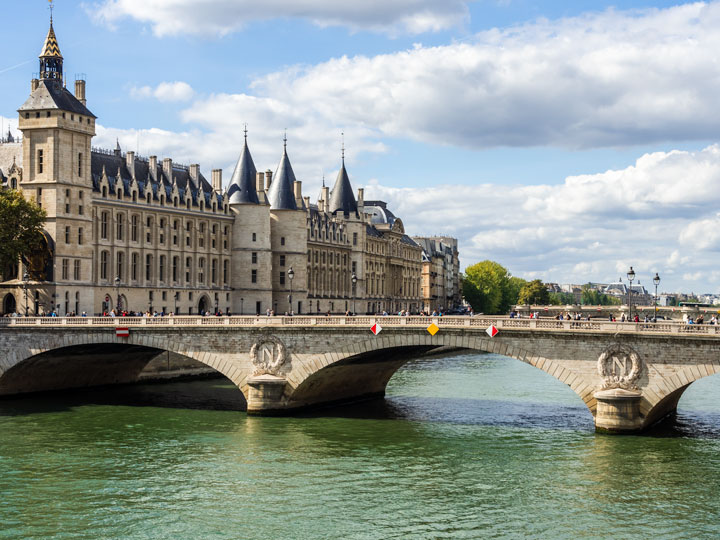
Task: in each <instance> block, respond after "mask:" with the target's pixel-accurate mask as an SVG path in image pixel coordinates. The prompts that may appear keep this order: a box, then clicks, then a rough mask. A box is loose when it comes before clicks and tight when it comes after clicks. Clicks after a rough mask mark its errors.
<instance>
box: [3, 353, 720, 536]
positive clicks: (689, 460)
mask: <svg viewBox="0 0 720 540" xmlns="http://www.w3.org/2000/svg"><path fill="white" fill-rule="evenodd" d="M716 379H717V380H716ZM238 395H239V391H238V390H236V389H235V388H234V387H232V386H231V385H230V384H229V382H227V381H225V380H224V379H216V380H205V381H195V382H178V383H171V384H162V385H140V386H134V387H122V388H113V389H109V390H108V389H105V390H102V391H87V392H81V393H73V394H62V395H59V394H57V395H44V396H42V397H35V398H27V399H22V400H20V399H17V400H16V399H13V400H4V401H0V539H13V540H15V539H50V538H53V539H55V538H57V539H85V538H87V539H106V538H107V539H110V538H113V539H114V538H118V539H128V540H130V539H146V538H147V539H156V538H162V539H165V538H167V539H206V538H207V539H315V538H318V539H390V538H551V539H555V538H568V539H576V538H623V539H634V538H638V539H645V538H718V537H720V511H719V510H718V507H719V506H720V378H707V379H704V380H701V381H698V382H697V383H695V384H693V385H692V386H691V387H690V389H689V390H688V391H687V392H686V394H685V396H683V398H682V399H681V401H680V410H679V414H678V417H677V420H676V422H675V424H674V425H672V426H671V427H663V428H662V429H656V430H654V431H652V432H651V433H649V434H647V435H644V436H611V435H600V434H596V433H595V432H594V430H593V423H592V418H591V416H590V413H589V412H588V411H587V410H586V408H585V406H584V404H583V403H582V402H581V401H580V399H579V398H578V397H577V396H576V395H575V394H574V393H573V392H572V391H571V390H570V389H569V388H567V387H566V386H565V385H563V384H562V383H560V382H558V381H556V380H555V379H553V378H552V377H550V376H549V375H546V374H545V373H543V372H541V371H539V370H537V369H535V368H533V367H530V366H528V365H525V364H522V363H521V362H517V361H515V360H510V359H508V358H503V357H500V356H496V355H491V354H478V353H469V354H460V355H449V356H443V357H434V358H422V359H417V360H413V361H412V362H410V363H408V364H407V365H406V366H405V367H404V368H403V369H402V370H400V371H399V372H398V373H397V374H396V375H395V376H394V377H393V378H392V380H391V381H390V385H389V387H388V395H387V398H386V399H385V400H384V401H383V400H380V401H376V402H373V403H367V404H362V405H355V406H347V407H342V408H337V409H333V410H326V411H321V412H319V413H315V414H312V415H306V416H304V417H301V418H297V417H295V418H257V417H248V416H246V414H245V413H243V412H238V410H237V409H238V407H240V406H241V405H242V402H241V401H240V400H239V399H238Z"/></svg>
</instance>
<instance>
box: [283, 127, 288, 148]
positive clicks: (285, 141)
mask: <svg viewBox="0 0 720 540" xmlns="http://www.w3.org/2000/svg"><path fill="white" fill-rule="evenodd" d="M283 148H287V128H285V135H283Z"/></svg>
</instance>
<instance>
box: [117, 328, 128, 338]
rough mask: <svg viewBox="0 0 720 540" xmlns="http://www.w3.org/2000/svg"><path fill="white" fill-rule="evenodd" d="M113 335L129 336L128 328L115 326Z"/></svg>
mask: <svg viewBox="0 0 720 540" xmlns="http://www.w3.org/2000/svg"><path fill="white" fill-rule="evenodd" d="M115 335H116V336H117V337H130V329H129V328H116V329H115Z"/></svg>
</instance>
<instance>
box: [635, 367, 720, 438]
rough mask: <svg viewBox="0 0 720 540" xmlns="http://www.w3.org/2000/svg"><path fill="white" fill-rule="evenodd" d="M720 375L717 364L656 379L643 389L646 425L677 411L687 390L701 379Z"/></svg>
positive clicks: (682, 370)
mask: <svg viewBox="0 0 720 540" xmlns="http://www.w3.org/2000/svg"><path fill="white" fill-rule="evenodd" d="M717 373H720V364H718V363H717V362H713V363H708V364H703V365H697V366H696V365H693V366H688V367H685V368H683V369H681V370H679V371H677V372H675V373H674V374H671V375H666V376H664V377H655V378H653V380H652V381H651V383H650V384H649V385H648V386H647V387H646V388H644V389H643V394H644V396H645V399H644V400H643V401H642V402H641V403H640V413H641V414H642V415H644V416H645V422H644V425H645V426H646V427H649V426H651V425H652V424H654V423H655V422H657V421H658V420H661V419H662V418H663V417H664V416H666V415H667V414H669V413H671V412H673V411H675V410H676V409H677V405H678V402H679V401H680V398H681V397H682V395H683V394H684V393H685V390H687V389H688V387H689V386H690V385H691V384H692V383H694V382H695V381H699V380H700V379H704V378H705V377H709V376H711V375H715V374H717Z"/></svg>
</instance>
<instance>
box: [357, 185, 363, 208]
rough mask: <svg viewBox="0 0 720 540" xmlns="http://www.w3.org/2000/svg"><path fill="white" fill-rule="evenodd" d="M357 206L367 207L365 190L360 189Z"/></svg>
mask: <svg viewBox="0 0 720 540" xmlns="http://www.w3.org/2000/svg"><path fill="white" fill-rule="evenodd" d="M357 204H358V206H359V207H360V206H365V190H364V189H363V188H358V197H357Z"/></svg>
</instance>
